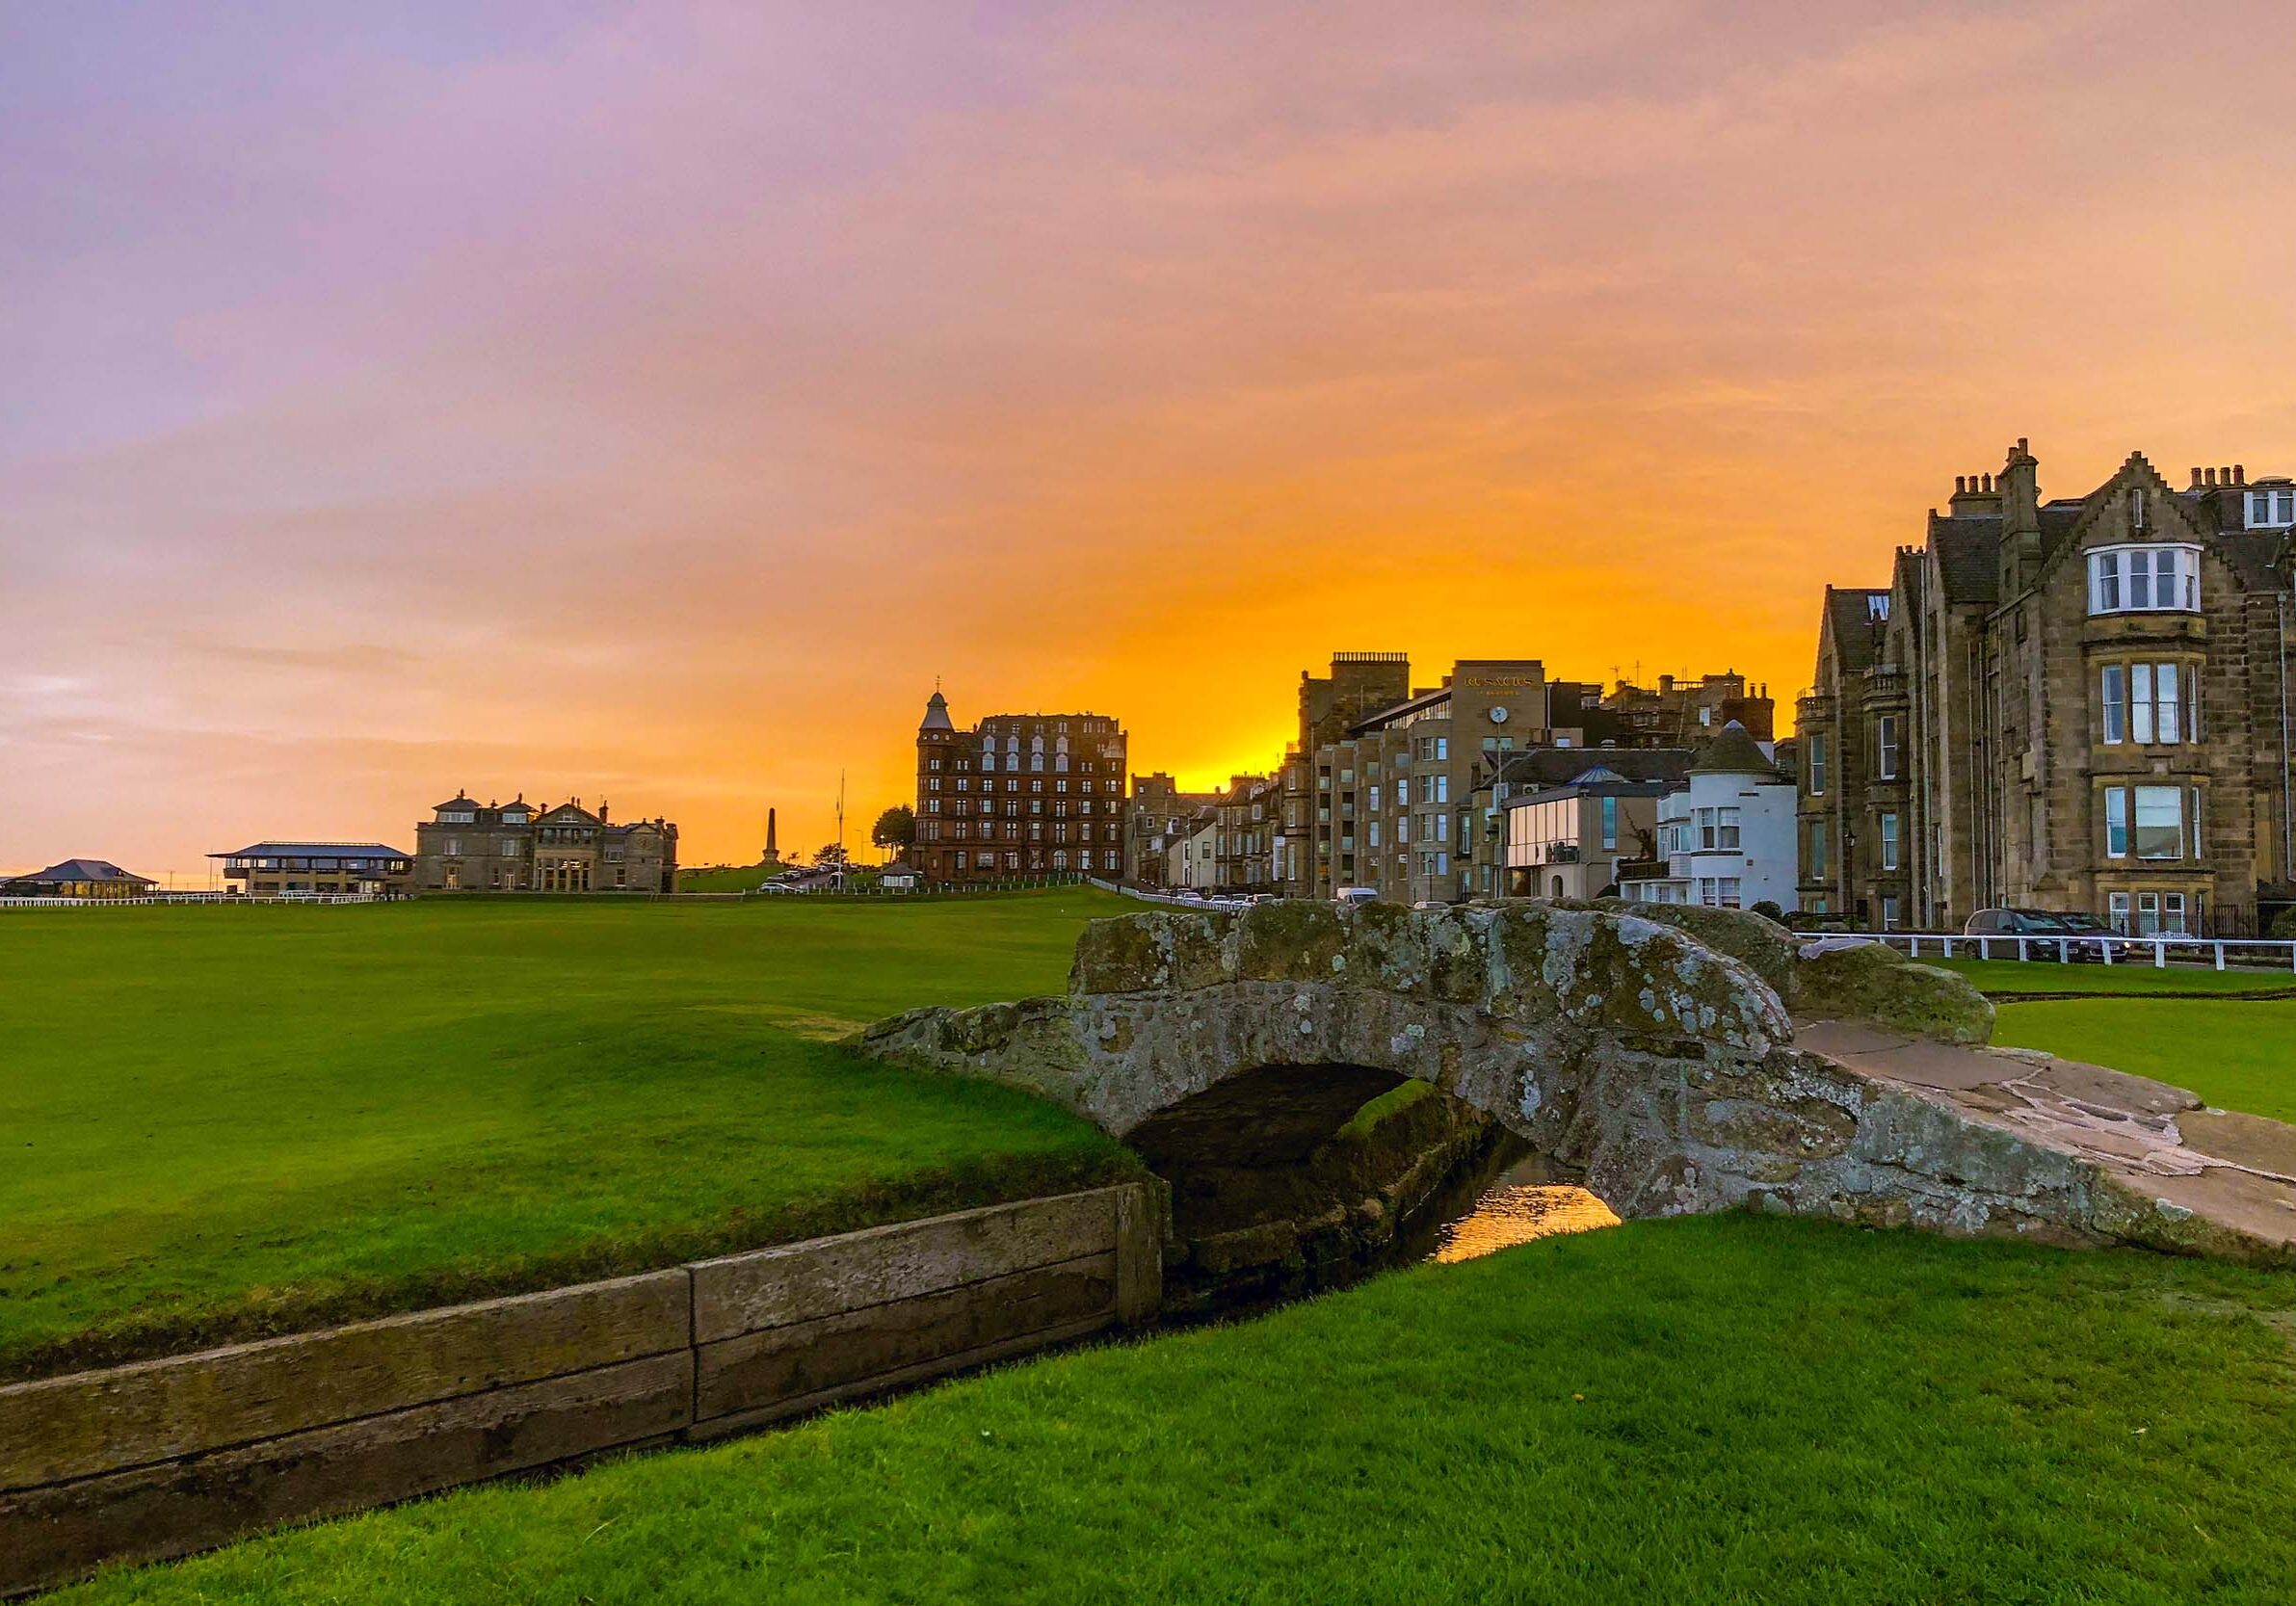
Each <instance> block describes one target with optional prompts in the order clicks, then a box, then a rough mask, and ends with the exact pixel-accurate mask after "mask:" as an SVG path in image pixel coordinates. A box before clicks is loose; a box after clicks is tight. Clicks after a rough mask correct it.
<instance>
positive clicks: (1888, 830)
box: [1881, 808, 1899, 870]
mask: <svg viewBox="0 0 2296 1606" xmlns="http://www.w3.org/2000/svg"><path fill="white" fill-rule="evenodd" d="M1881 835H1882V868H1883V869H1885V870H1894V869H1896V868H1897V867H1898V856H1899V855H1898V848H1899V844H1898V840H1897V811H1896V810H1895V809H1893V808H1886V809H1884V810H1882V818H1881Z"/></svg>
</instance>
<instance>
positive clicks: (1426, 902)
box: [1412, 898, 1451, 908]
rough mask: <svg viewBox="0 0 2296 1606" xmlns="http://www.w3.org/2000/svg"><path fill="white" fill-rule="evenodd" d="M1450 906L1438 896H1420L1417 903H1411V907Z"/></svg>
mask: <svg viewBox="0 0 2296 1606" xmlns="http://www.w3.org/2000/svg"><path fill="white" fill-rule="evenodd" d="M1450 907H1451V906H1450V905H1449V904H1446V903H1444V902H1443V901H1442V900H1441V899H1440V898H1422V899H1420V900H1419V901H1418V902H1417V903H1415V904H1413V905H1412V908H1450Z"/></svg>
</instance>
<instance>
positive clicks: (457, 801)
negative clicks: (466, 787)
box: [431, 792, 478, 814]
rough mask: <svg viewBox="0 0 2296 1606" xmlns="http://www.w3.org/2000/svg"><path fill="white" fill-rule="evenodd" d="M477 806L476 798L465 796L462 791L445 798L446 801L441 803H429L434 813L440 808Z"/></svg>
mask: <svg viewBox="0 0 2296 1606" xmlns="http://www.w3.org/2000/svg"><path fill="white" fill-rule="evenodd" d="M477 806H478V800H477V799H476V798H466V797H464V796H463V795H462V793H460V792H457V793H456V794H455V795H454V796H453V797H451V798H449V799H447V800H446V802H444V803H433V804H432V805H431V812H432V813H434V814H435V813H437V812H438V811H439V810H440V809H442V808H476V807H477Z"/></svg>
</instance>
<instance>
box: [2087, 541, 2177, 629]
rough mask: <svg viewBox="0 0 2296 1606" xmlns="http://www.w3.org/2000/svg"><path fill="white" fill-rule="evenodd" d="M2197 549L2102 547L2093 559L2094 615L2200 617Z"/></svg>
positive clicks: (2091, 603) (2091, 597)
mask: <svg viewBox="0 0 2296 1606" xmlns="http://www.w3.org/2000/svg"><path fill="white" fill-rule="evenodd" d="M2200 607H2201V549H2200V548H2199V547H2197V546H2169V545H2144V546H2100V547H2098V548H2096V549H2095V550H2094V551H2092V552H2091V553H2090V554H2089V612H2090V613H2091V614H2157V613H2187V614H2190V613H2198V612H2199V611H2200Z"/></svg>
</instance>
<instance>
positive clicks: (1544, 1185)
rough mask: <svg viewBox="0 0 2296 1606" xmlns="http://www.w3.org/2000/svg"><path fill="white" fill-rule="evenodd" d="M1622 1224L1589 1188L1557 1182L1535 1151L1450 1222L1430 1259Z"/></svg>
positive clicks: (1471, 1255)
mask: <svg viewBox="0 0 2296 1606" xmlns="http://www.w3.org/2000/svg"><path fill="white" fill-rule="evenodd" d="M1618 1224H1619V1218H1618V1217H1617V1216H1616V1215H1615V1214H1614V1213H1613V1212H1612V1210H1611V1208H1610V1206H1609V1205H1607V1204H1605V1203H1603V1202H1602V1201H1601V1200H1600V1199H1598V1198H1596V1197H1595V1196H1594V1195H1593V1194H1590V1193H1588V1192H1587V1191H1586V1190H1585V1189H1584V1188H1580V1187H1576V1186H1574V1185H1572V1184H1570V1183H1568V1182H1558V1181H1556V1180H1554V1172H1553V1171H1552V1170H1551V1169H1550V1168H1549V1167H1548V1166H1547V1165H1546V1163H1545V1162H1544V1161H1543V1160H1541V1159H1539V1158H1538V1157H1537V1156H1535V1155H1534V1156H1532V1157H1530V1158H1527V1159H1524V1160H1520V1161H1518V1162H1517V1163H1516V1164H1515V1165H1513V1166H1510V1167H1509V1168H1508V1169H1507V1170H1506V1171H1504V1172H1500V1173H1499V1174H1498V1176H1497V1177H1495V1178H1493V1179H1492V1181H1491V1185H1490V1186H1489V1187H1487V1188H1485V1189H1484V1190H1483V1192H1482V1194H1481V1195H1480V1196H1479V1197H1478V1198H1476V1200H1475V1203H1474V1208H1472V1209H1471V1210H1469V1211H1467V1213H1466V1214H1465V1215H1464V1216H1461V1217H1458V1218H1457V1219H1456V1220H1453V1221H1451V1222H1448V1223H1446V1224H1444V1225H1443V1227H1442V1229H1441V1230H1440V1231H1439V1232H1438V1233H1437V1234H1436V1240H1435V1249H1434V1251H1433V1252H1432V1253H1430V1254H1429V1255H1428V1256H1427V1258H1428V1259H1430V1260H1433V1261H1436V1262H1437V1263H1438V1264H1443V1265H1447V1264H1449V1263H1451V1262H1452V1261H1455V1260H1473V1259H1475V1258H1477V1257H1478V1256H1481V1255H1486V1254H1492V1253H1495V1252H1496V1251H1500V1250H1503V1249H1507V1248H1509V1247H1510V1246H1512V1245H1515V1244H1527V1243H1529V1242H1530V1241H1531V1240H1532V1239H1534V1238H1546V1237H1551V1236H1553V1235H1554V1234H1555V1233H1558V1232H1588V1231H1591V1230H1593V1229H1594V1228H1596V1227H1602V1226H1617V1225H1618Z"/></svg>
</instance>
